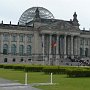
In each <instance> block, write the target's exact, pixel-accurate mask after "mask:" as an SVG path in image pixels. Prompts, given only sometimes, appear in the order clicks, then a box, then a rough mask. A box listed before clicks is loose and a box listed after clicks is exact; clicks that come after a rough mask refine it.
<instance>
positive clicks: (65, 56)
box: [64, 35, 67, 58]
mask: <svg viewBox="0 0 90 90" xmlns="http://www.w3.org/2000/svg"><path fill="white" fill-rule="evenodd" d="M64 58H67V55H66V35H64Z"/></svg>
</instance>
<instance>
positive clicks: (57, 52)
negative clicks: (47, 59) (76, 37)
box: [56, 35, 60, 65]
mask: <svg viewBox="0 0 90 90" xmlns="http://www.w3.org/2000/svg"><path fill="white" fill-rule="evenodd" d="M56 44H57V45H56V65H59V59H60V57H59V35H57V40H56Z"/></svg>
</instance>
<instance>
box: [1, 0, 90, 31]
mask: <svg viewBox="0 0 90 90" xmlns="http://www.w3.org/2000/svg"><path fill="white" fill-rule="evenodd" d="M33 6H40V7H44V8H46V9H48V10H49V11H51V12H52V14H53V15H54V17H55V18H56V19H63V20H70V19H72V18H73V13H74V12H77V15H78V20H79V23H80V28H81V29H83V27H85V28H86V29H87V30H88V29H89V28H90V0H0V21H2V20H3V21H4V23H9V22H10V21H12V23H13V24H17V22H18V20H19V18H20V16H21V14H22V13H23V12H24V11H25V10H27V9H28V8H30V7H33Z"/></svg>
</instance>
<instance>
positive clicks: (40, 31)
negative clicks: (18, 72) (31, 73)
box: [0, 8, 90, 65]
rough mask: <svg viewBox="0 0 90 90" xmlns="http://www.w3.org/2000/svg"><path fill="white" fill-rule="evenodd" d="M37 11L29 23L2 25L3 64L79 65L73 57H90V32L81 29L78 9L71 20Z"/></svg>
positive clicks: (0, 29) (0, 50)
mask: <svg viewBox="0 0 90 90" xmlns="http://www.w3.org/2000/svg"><path fill="white" fill-rule="evenodd" d="M37 11H38V8H37ZM36 14H38V15H35V18H34V19H33V20H32V21H30V22H28V23H27V24H26V25H19V23H18V25H12V24H11V22H10V24H3V22H2V23H1V24H0V63H27V64H43V65H67V64H68V62H70V63H69V64H70V65H78V64H80V63H77V62H76V61H71V60H81V59H82V58H84V59H85V58H88V60H89V58H90V31H86V30H80V28H79V23H78V20H77V14H76V12H75V13H74V15H73V20H70V21H64V20H57V19H44V18H40V16H39V11H38V13H36ZM85 60H87V59H85ZM64 62H65V63H64ZM88 62H89V61H88Z"/></svg>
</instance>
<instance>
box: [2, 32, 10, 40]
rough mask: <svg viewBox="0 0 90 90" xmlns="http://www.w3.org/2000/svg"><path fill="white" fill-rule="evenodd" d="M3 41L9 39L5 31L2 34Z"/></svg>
mask: <svg viewBox="0 0 90 90" xmlns="http://www.w3.org/2000/svg"><path fill="white" fill-rule="evenodd" d="M3 41H9V34H7V33H4V34H3Z"/></svg>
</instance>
